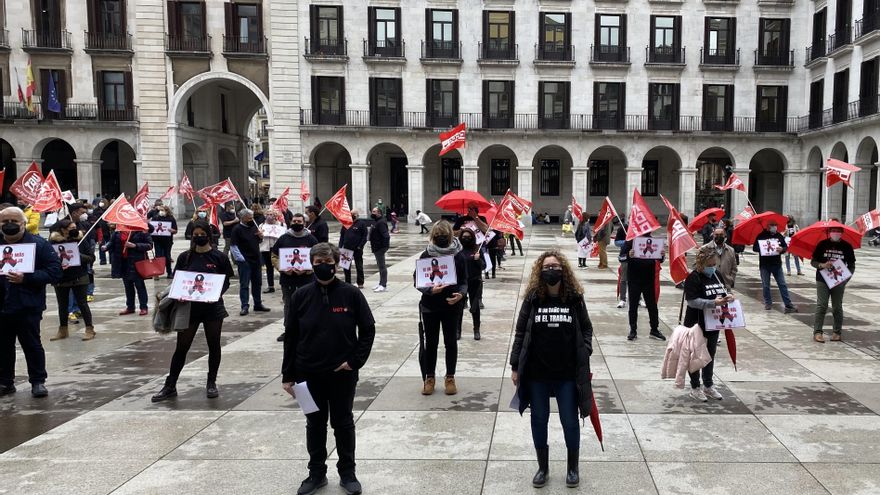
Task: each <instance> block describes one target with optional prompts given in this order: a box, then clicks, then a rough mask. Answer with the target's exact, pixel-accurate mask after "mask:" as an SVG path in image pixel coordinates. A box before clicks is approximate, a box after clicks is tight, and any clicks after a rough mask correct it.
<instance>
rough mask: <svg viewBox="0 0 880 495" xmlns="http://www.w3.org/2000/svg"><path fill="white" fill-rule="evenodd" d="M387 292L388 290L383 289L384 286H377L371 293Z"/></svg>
mask: <svg viewBox="0 0 880 495" xmlns="http://www.w3.org/2000/svg"><path fill="white" fill-rule="evenodd" d="M387 291H388V289H387V288H385V286H384V285H378V286H376V288H375V289H373V292H387Z"/></svg>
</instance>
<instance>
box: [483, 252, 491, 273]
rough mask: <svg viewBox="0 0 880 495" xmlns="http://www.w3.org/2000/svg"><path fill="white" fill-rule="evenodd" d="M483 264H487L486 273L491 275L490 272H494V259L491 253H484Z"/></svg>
mask: <svg viewBox="0 0 880 495" xmlns="http://www.w3.org/2000/svg"><path fill="white" fill-rule="evenodd" d="M483 262H485V263H486V268H484V269H483V270H484V271H485V272H486V273H489V272H490V271H492V266H493V265H492V257H491V256H489V251H483Z"/></svg>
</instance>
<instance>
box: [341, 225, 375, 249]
mask: <svg viewBox="0 0 880 495" xmlns="http://www.w3.org/2000/svg"><path fill="white" fill-rule="evenodd" d="M369 230H370V229H369V225H368V224H367V222H366V220H362V219H360V218H358V219H357V220H355V221H354V223H353V224H352V225H351V227H348V228H345V227H342V230H341V231H340V232H339V247H341V248H345V249H351V250H352V251H357V250H359V249H363V248H364V246H365V245H366V244H367V240H368V239H369V236H370V232H369Z"/></svg>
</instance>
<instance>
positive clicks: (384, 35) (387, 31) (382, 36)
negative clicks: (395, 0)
mask: <svg viewBox="0 0 880 495" xmlns="http://www.w3.org/2000/svg"><path fill="white" fill-rule="evenodd" d="M367 16H368V22H369V25H368V26H367V27H368V30H369V36H370V40H369V53H368V55H369V56H382V57H401V56H403V50H402V48H401V46H402V42H401V40H400V29H399V27H400V26H399V23H400V9H399V8H379V7H369V9H368V10H367Z"/></svg>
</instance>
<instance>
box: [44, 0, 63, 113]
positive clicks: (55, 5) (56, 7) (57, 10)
mask: <svg viewBox="0 0 880 495" xmlns="http://www.w3.org/2000/svg"><path fill="white" fill-rule="evenodd" d="M48 3H49V11H50V15H51V16H52V17H51V18H52V21H51V22H52V28H53V29H54V30H56V31H60V30H62V29H64V23H62V22H61V1H60V0H49V2H48ZM47 34H48V33H47ZM61 111H62V112H63V111H64V102H62V106H61Z"/></svg>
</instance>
